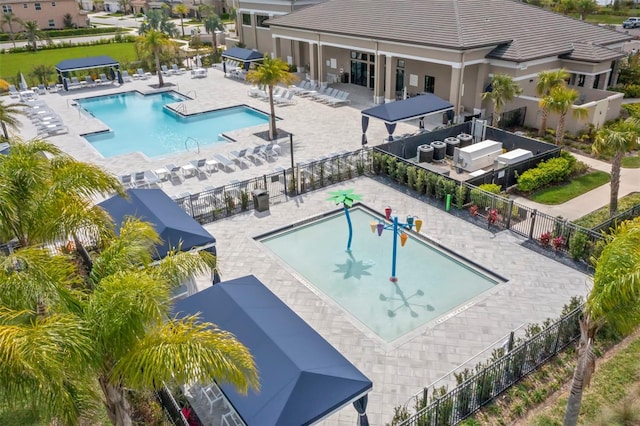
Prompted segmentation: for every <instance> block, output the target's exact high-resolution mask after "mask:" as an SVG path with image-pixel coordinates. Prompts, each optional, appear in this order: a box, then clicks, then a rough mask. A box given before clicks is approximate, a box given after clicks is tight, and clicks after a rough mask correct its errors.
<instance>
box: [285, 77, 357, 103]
mask: <svg viewBox="0 0 640 426" xmlns="http://www.w3.org/2000/svg"><path fill="white" fill-rule="evenodd" d="M289 91H291V92H293V93H294V94H295V95H297V96H302V97H306V98H309V99H312V100H314V101H317V102H321V103H323V104H327V105H330V106H333V107H336V106H342V105H346V104H350V103H351V101H350V100H349V92H345V91H342V90H338V89H334V88H331V87H328V86H327V87H318V85H317V84H316V83H313V82H311V81H307V80H304V81H301V82H300V83H298V85H296V86H291V87H289Z"/></svg>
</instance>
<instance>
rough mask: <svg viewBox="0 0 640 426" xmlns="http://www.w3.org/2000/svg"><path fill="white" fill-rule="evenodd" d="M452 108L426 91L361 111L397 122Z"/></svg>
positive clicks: (370, 115)
mask: <svg viewBox="0 0 640 426" xmlns="http://www.w3.org/2000/svg"><path fill="white" fill-rule="evenodd" d="M452 109H453V105H452V104H450V103H449V102H447V101H445V100H444V99H441V98H439V97H437V96H436V95H434V94H431V93H427V94H424V95H420V96H416V97H413V98H409V99H405V100H402V101H396V102H389V103H386V104H382V105H378V106H374V107H372V108H369V109H365V110H364V111H362V115H364V116H367V117H373V118H379V119H380V120H382V121H384V122H385V123H397V122H400V121H407V120H411V119H414V118H420V117H424V116H427V115H430V114H436V113H439V112H444V111H448V110H452Z"/></svg>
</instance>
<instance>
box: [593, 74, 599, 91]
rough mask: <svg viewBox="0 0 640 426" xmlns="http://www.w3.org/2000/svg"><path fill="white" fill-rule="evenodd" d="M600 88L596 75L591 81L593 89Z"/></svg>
mask: <svg viewBox="0 0 640 426" xmlns="http://www.w3.org/2000/svg"><path fill="white" fill-rule="evenodd" d="M598 86H600V74H598V75H596V76H595V77H594V79H593V88H594V89H597V88H598Z"/></svg>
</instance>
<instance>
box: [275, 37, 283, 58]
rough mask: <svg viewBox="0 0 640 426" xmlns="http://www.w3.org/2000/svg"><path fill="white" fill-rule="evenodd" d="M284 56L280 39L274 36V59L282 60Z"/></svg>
mask: <svg viewBox="0 0 640 426" xmlns="http://www.w3.org/2000/svg"><path fill="white" fill-rule="evenodd" d="M281 55H282V52H281V48H280V37H276V36H275V35H274V36H273V57H274V58H280V56H281Z"/></svg>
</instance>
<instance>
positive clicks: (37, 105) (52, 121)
mask: <svg viewBox="0 0 640 426" xmlns="http://www.w3.org/2000/svg"><path fill="white" fill-rule="evenodd" d="M25 115H26V116H27V117H29V119H30V120H31V123H33V125H34V126H35V128H36V130H37V132H38V136H39V137H42V138H44V137H48V136H55V135H61V134H64V133H69V129H68V128H67V126H65V125H64V123H63V122H62V119H61V118H60V116H59V115H58V114H56V113H55V112H54V111H53V110H52V109H50V108H49V107H48V106H47V104H46V103H45V102H43V101H41V100H35V101H29V102H28V103H27V107H26V110H25Z"/></svg>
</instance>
